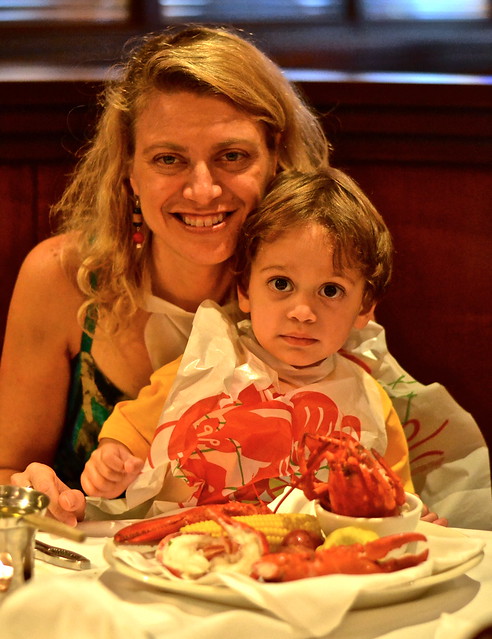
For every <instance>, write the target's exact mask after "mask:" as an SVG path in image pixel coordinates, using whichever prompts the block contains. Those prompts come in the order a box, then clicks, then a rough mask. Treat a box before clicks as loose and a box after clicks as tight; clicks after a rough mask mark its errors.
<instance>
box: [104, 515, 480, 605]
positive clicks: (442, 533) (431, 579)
mask: <svg viewBox="0 0 492 639" xmlns="http://www.w3.org/2000/svg"><path fill="white" fill-rule="evenodd" d="M429 526H431V528H429ZM417 530H418V531H419V532H422V533H424V534H428V535H429V534H432V536H434V537H454V538H456V537H461V538H462V537H463V534H462V533H460V532H458V531H456V530H452V529H449V528H443V527H441V526H436V525H435V524H427V523H426V522H420V523H419V525H418V527H417ZM120 548H121V547H120ZM148 548H149V547H147V550H148ZM116 553H117V546H116V545H115V544H114V542H113V541H112V540H110V541H108V543H107V544H106V546H105V548H104V557H105V559H106V561H107V562H108V563H109V564H110V566H111V567H112V568H114V569H115V570H116V571H117V572H119V573H121V574H123V575H126V576H127V577H130V578H132V579H135V580H136V581H138V582H140V583H141V584H145V585H147V586H151V587H153V588H156V589H158V590H164V591H166V592H169V593H174V594H179V595H186V596H187V597H195V598H198V599H205V600H207V601H214V602H217V603H221V604H225V605H230V606H236V607H242V608H257V606H256V605H255V604H254V603H253V602H251V601H250V600H249V599H247V598H246V597H244V596H242V595H241V593H240V592H235V591H233V590H230V589H229V588H227V587H226V586H211V585H207V584H200V583H195V582H193V581H184V580H183V581H181V580H171V579H168V578H167V577H166V576H165V575H156V574H151V573H147V572H143V571H141V570H139V569H138V568H136V567H134V566H131V565H129V564H127V563H126V562H124V561H123V560H122V559H120V558H119V557H118V556H117V554H116ZM482 559H483V552H478V553H477V554H476V555H474V556H473V557H470V558H468V559H467V560H466V561H464V562H462V563H460V564H458V565H455V566H453V567H451V568H449V569H447V570H443V571H441V572H437V573H435V574H432V575H429V576H427V577H421V578H419V579H415V580H414V581H412V582H409V583H407V584H404V585H402V586H398V587H392V588H380V589H377V590H374V586H372V589H371V590H370V591H369V590H367V591H364V590H362V591H361V592H360V593H359V595H358V596H357V599H356V600H355V602H354V604H353V606H352V608H354V609H362V608H375V607H378V606H386V605H390V604H394V603H401V602H403V601H409V600H412V599H416V598H417V597H420V596H421V595H422V594H424V593H425V592H426V591H427V590H429V589H430V588H432V587H433V586H436V585H438V584H442V583H445V582H447V581H450V580H451V579H455V578H456V577H459V576H460V575H463V574H465V573H466V572H468V570H471V568H473V567H474V566H476V565H477V564H479V563H480V562H481V561H482Z"/></svg>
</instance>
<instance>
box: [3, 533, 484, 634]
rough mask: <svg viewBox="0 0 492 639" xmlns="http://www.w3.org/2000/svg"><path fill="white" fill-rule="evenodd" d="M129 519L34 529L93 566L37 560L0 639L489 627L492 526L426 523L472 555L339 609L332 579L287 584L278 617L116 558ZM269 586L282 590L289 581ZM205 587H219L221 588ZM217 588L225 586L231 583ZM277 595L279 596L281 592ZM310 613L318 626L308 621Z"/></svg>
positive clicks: (8, 608) (10, 605) (11, 599)
mask: <svg viewBox="0 0 492 639" xmlns="http://www.w3.org/2000/svg"><path fill="white" fill-rule="evenodd" d="M127 523H129V522H121V521H117V520H115V521H111V520H107V521H87V522H81V523H80V524H79V528H80V529H81V530H83V531H84V532H85V534H86V539H85V540H84V541H83V542H76V541H71V540H68V539H63V538H60V537H57V536H55V535H53V534H49V533H41V532H38V534H37V538H38V539H39V540H41V541H43V542H45V543H48V544H51V545H55V546H61V547H63V548H67V549H70V550H73V551H76V552H78V553H80V554H82V555H84V556H85V557H87V558H88V559H90V567H89V568H87V569H85V570H72V569H67V568H64V567H60V566H56V565H52V564H50V563H46V562H45V561H40V560H38V559H36V562H35V566H34V573H33V577H32V579H31V580H30V581H29V582H28V583H27V584H26V585H24V586H22V587H21V588H20V589H18V590H17V591H15V592H14V593H12V594H11V595H9V596H8V597H7V598H5V600H4V602H3V603H2V604H1V605H0V635H1V636H2V638H4V637H5V638H6V639H14V638H17V637H26V636H36V637H37V638H39V639H43V638H44V637H45V636H46V637H47V638H48V637H49V638H50V639H58V637H60V638H61V637H63V639H67V638H68V639H78V638H79V637H80V638H83V637H88V638H90V639H98V638H99V637H104V639H111V638H112V637H115V638H116V637H125V639H128V638H130V639H133V638H135V639H164V638H165V639H198V638H199V639H212V638H213V639H221V638H226V637H227V638H229V637H232V638H233V639H252V638H253V639H263V638H268V639H271V638H276V637H282V638H286V639H288V638H292V639H307V638H309V639H311V638H312V637H321V638H323V637H330V639H342V638H343V639H350V638H352V637H353V638H354V639H355V638H357V639H407V638H408V639H415V638H416V637H417V638H418V639H465V638H470V637H472V636H475V634H476V632H477V629H478V630H479V629H480V628H482V627H485V626H488V625H492V603H491V602H492V531H490V530H471V529H459V528H443V527H441V526H437V525H435V524H426V528H425V531H426V533H429V534H431V535H432V534H434V533H436V534H437V535H438V537H437V538H438V541H439V543H444V544H446V543H448V540H450V541H449V543H451V545H452V544H455V543H458V544H460V543H462V542H463V543H465V544H467V543H470V544H471V545H472V547H473V548H474V549H475V550H474V553H471V560H470V559H468V560H467V561H465V562H463V563H462V566H461V568H460V567H459V566H458V568H456V566H455V567H454V568H453V569H452V570H451V571H449V574H447V575H446V576H445V577H442V575H441V576H440V577H438V578H436V577H435V576H434V577H433V576H432V575H431V576H427V577H425V576H424V577H422V576H419V577H417V578H416V579H415V580H413V581H412V580H410V581H408V582H406V584H405V586H404V587H401V585H400V586H397V587H396V589H393V590H394V591H395V592H397V593H398V595H397V596H392V595H391V592H392V587H391V586H388V587H387V588H386V587H385V588H384V589H383V590H378V588H379V586H378V587H376V589H375V592H372V593H370V594H369V596H368V597H367V596H366V597H365V599H364V597H363V598H362V600H359V604H357V601H355V602H352V604H349V605H348V606H345V607H344V606H340V607H338V606H337V601H338V599H337V598H338V597H339V591H338V590H337V585H336V584H337V582H336V581H334V580H335V579H336V578H337V576H328V577H315V578H311V579H309V580H300V581H299V582H297V588H298V590H297V591H296V592H297V593H298V594H297V595H296V596H295V597H294V598H292V597H291V598H290V599H289V594H288V588H286V590H285V592H286V593H287V594H286V597H287V598H286V601H287V606H286V609H287V612H285V614H284V613H283V612H281V613H278V610H277V609H276V607H275V605H272V608H271V609H270V607H269V605H268V600H262V602H261V605H260V606H258V605H256V604H252V603H251V601H241V599H240V598H239V600H236V599H235V598H234V597H232V599H231V598H230V597H229V598H228V597H226V596H224V597H222V596H212V597H208V596H207V595H203V594H201V592H200V590H199V588H200V586H199V585H197V584H187V583H183V582H182V581H181V583H180V584H178V586H174V587H173V588H171V589H169V588H167V587H166V583H165V582H163V580H162V579H160V578H159V577H155V576H152V575H146V574H145V572H143V573H141V574H140V572H138V571H137V572H135V569H134V568H128V566H127V567H126V568H125V565H124V564H123V563H122V562H120V563H119V564H118V560H115V557H114V548H115V546H114V543H113V541H112V540H113V535H114V534H115V531H117V530H118V529H119V528H121V527H122V525H125V524H127ZM108 549H109V550H108ZM454 552H455V551H454V550H453V553H454ZM127 568H128V570H127ZM132 571H133V572H132ZM385 577H386V575H383V577H382V578H383V579H384V578H385ZM246 579H250V578H249V577H248V578H246ZM303 581H306V584H307V582H309V586H308V585H306V584H303V583H302V582H303ZM354 583H355V582H354ZM332 584H333V587H332ZM269 586H271V587H273V588H275V587H278V588H280V589H281V588H282V587H283V586H285V584H269ZM257 587H261V585H259V586H257ZM343 587H344V586H342V590H343ZM197 588H198V593H197ZM211 588H212V591H213V592H216V591H217V588H220V587H219V586H215V587H213V586H212V587H211ZM309 588H311V589H313V588H314V590H311V591H309ZM205 589H206V587H205ZM222 590H223V591H225V592H227V591H228V588H227V586H225V587H222ZM278 592H281V590H279V591H278ZM309 592H313V593H314V595H313V597H311V596H309ZM378 592H379V595H378ZM299 593H301V594H299ZM303 593H304V594H303ZM306 593H307V594H306ZM381 593H382V594H381ZM304 595H306V596H304ZM278 600H281V601H283V600H284V597H283V595H280V596H279V597H278V598H277V602H278ZM265 601H266V603H265ZM272 601H273V600H272ZM310 602H312V605H311V603H310ZM290 613H292V617H290V616H289V615H290ZM313 615H316V616H317V618H318V621H319V623H318V622H314V623H311V621H312V617H313ZM292 620H294V621H292ZM304 621H305V623H304Z"/></svg>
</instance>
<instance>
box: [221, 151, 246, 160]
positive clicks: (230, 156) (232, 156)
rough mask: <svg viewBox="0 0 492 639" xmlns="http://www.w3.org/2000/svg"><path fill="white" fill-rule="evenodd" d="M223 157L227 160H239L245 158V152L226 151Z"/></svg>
mask: <svg viewBox="0 0 492 639" xmlns="http://www.w3.org/2000/svg"><path fill="white" fill-rule="evenodd" d="M222 157H223V159H224V160H226V161H227V162H237V161H238V160H242V159H243V158H244V153H241V152H240V151H227V153H224V155H223V156H222Z"/></svg>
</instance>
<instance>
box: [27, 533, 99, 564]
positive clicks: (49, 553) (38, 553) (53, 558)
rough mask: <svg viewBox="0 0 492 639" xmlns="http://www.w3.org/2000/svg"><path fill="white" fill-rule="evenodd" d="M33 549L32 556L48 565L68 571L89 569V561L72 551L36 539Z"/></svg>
mask: <svg viewBox="0 0 492 639" xmlns="http://www.w3.org/2000/svg"><path fill="white" fill-rule="evenodd" d="M34 548H35V551H34V556H35V557H36V559H40V560H41V561H46V562H47V563H49V564H53V565H55V566H61V567H62V568H69V569H70V570H87V569H88V568H90V567H91V562H90V559H87V557H84V556H83V555H79V553H77V552H73V550H67V549H66V548H58V547H57V546H50V545H49V544H45V543H44V542H42V541H39V540H38V539H36V544H35V547H34Z"/></svg>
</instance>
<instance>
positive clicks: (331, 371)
mask: <svg viewBox="0 0 492 639" xmlns="http://www.w3.org/2000/svg"><path fill="white" fill-rule="evenodd" d="M392 252H393V248H392V242H391V237H390V234H389V231H388V229H387V227H386V225H385V224H384V221H383V220H382V218H381V216H380V215H379V214H378V212H377V211H376V210H375V208H374V207H373V205H372V204H371V203H370V201H369V200H368V199H367V197H366V196H365V195H364V194H363V193H362V192H361V190H360V189H359V188H358V186H357V185H356V184H355V183H354V182H353V181H352V180H351V179H350V178H349V177H348V176H347V175H345V174H344V173H343V172H341V171H339V170H336V169H332V168H330V169H326V170H325V171H322V172H316V173H311V174H299V173H292V172H291V173H287V172H286V173H283V174H280V175H279V176H278V177H277V178H275V180H274V181H273V183H272V185H271V190H269V193H268V194H267V196H266V197H265V199H264V201H263V202H262V204H261V206H260V207H259V208H258V209H257V210H256V211H255V212H253V213H252V214H251V215H250V216H249V217H248V218H247V219H246V222H245V223H244V226H243V228H242V231H241V234H240V237H239V240H238V248H237V256H236V257H237V259H236V272H237V284H238V286H237V290H238V304H239V308H240V309H241V311H243V312H244V313H247V314H249V316H250V320H244V321H242V322H240V323H239V324H237V325H236V324H234V323H233V322H232V320H230V319H229V318H227V317H226V316H225V314H224V312H223V311H222V310H221V309H219V308H218V307H217V306H216V305H214V304H213V303H210V302H205V303H204V304H203V305H202V306H201V307H200V308H199V310H198V312H197V315H196V317H195V322H194V326H193V331H192V335H191V337H190V341H189V342H188V347H187V349H186V352H185V354H184V355H183V356H182V358H179V359H178V360H176V361H175V362H173V363H171V364H169V365H167V366H164V367H163V368H161V369H159V370H157V371H156V372H155V373H154V374H153V376H152V378H151V383H150V385H149V386H148V387H146V388H145V389H143V390H142V391H141V393H140V395H139V397H138V398H137V399H136V400H133V401H127V402H122V403H120V404H118V405H117V406H116V409H115V411H114V412H113V414H112V415H111V416H110V417H109V419H108V420H107V422H106V423H105V424H104V426H103V429H102V431H101V435H100V444H99V447H98V449H97V450H96V451H95V452H94V453H93V454H92V456H91V458H90V459H89V461H88V462H87V464H86V467H85V470H84V472H83V475H82V486H83V488H84V490H85V491H86V493H87V494H88V495H92V496H102V497H108V498H112V497H116V496H118V495H120V494H121V493H122V492H123V491H125V490H126V489H127V488H128V486H129V485H130V483H131V482H132V481H133V480H135V478H136V477H137V476H138V478H137V479H136V481H134V483H133V484H132V486H131V487H130V489H129V490H128V491H127V498H129V497H131V495H132V494H133V503H131V504H130V505H131V506H134V505H135V504H137V503H139V502H142V501H143V500H145V499H146V498H148V495H149V489H148V486H149V485H150V484H153V487H152V489H151V492H153V493H154V494H157V493H158V498H159V499H161V500H166V501H170V502H174V503H179V504H180V505H195V504H201V503H212V502H220V501H225V500H226V499H236V500H251V499H253V500H254V499H258V498H261V499H262V500H264V501H271V500H273V499H274V498H275V497H276V496H277V495H278V494H279V493H280V492H282V490H283V489H284V487H285V485H287V484H289V481H290V480H291V478H292V476H293V474H295V472H296V471H298V465H297V464H296V455H298V454H300V449H299V446H300V442H301V439H302V435H303V433H304V432H306V431H310V432H313V433H319V434H322V435H329V434H330V433H331V432H339V431H344V432H350V433H351V434H353V435H354V436H355V437H356V438H357V439H360V441H361V442H362V443H363V444H364V445H365V446H366V447H374V448H376V449H377V450H378V452H380V453H381V454H383V456H384V457H385V459H386V461H387V462H388V464H389V465H390V466H391V467H392V468H393V469H394V470H395V471H396V472H397V474H398V475H399V476H400V477H401V479H402V481H403V484H404V486H405V489H406V490H412V489H413V487H412V482H411V478H410V470H409V462H408V449H407V444H406V439H405V436H404V433H403V428H402V426H401V424H400V422H399V420H398V417H397V415H396V413H395V411H394V410H393V407H392V404H391V401H390V399H389V398H388V396H387V395H386V394H385V392H384V391H383V389H382V388H381V387H380V386H379V384H378V383H377V382H376V381H375V380H374V379H373V378H372V377H371V376H370V375H369V374H368V373H367V372H366V371H365V370H364V369H363V368H362V366H361V365H359V364H358V363H356V362H353V361H350V360H349V359H348V358H347V357H345V356H344V355H343V353H340V349H341V347H342V345H343V344H344V343H345V341H346V339H347V337H348V335H349V333H350V331H351V329H352V328H363V327H364V326H365V325H366V323H367V322H368V321H369V319H370V317H371V315H372V313H373V310H374V306H375V304H376V303H377V302H378V300H379V299H380V298H381V297H382V295H383V294H384V292H385V290H386V287H387V285H388V283H389V280H390V274H391V265H392ZM207 380H208V381H207ZM217 380H219V381H217ZM207 384H208V386H207ZM211 391H212V392H211ZM163 409H164V410H163ZM156 427H157V429H156ZM151 444H152V447H151ZM149 451H150V452H149ZM145 458H148V459H147V462H146V466H145V467H144V470H143V471H142V472H141V470H142V466H143V464H144V462H143V460H144V459H145ZM156 478H157V479H156ZM164 478H165V479H164ZM159 484H160V485H159ZM135 495H137V496H136V497H135ZM130 501H132V500H130Z"/></svg>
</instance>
